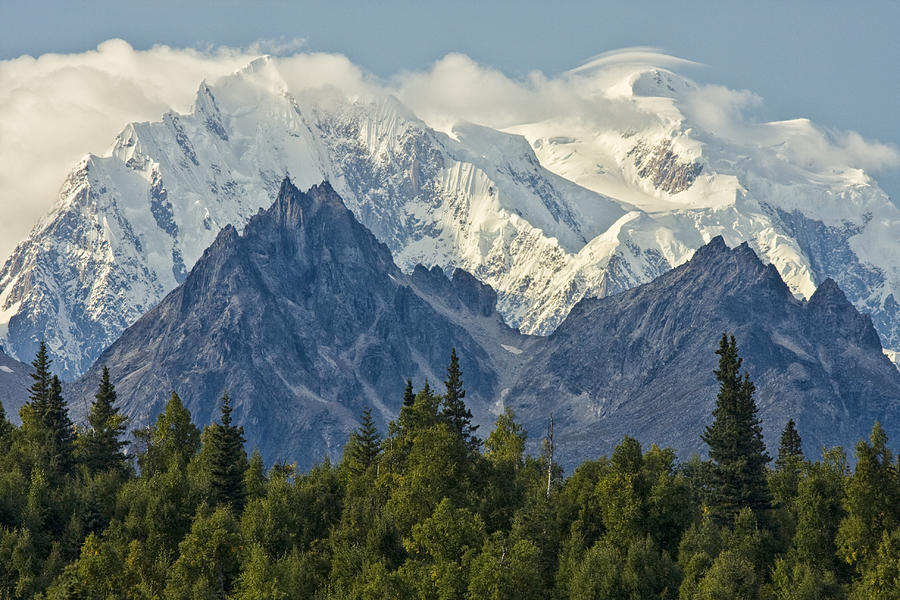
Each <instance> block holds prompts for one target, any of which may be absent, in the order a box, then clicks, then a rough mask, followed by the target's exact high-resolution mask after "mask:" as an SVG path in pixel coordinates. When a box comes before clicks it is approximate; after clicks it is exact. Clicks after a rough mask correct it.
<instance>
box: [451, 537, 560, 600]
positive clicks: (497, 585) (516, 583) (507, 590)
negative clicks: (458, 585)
mask: <svg viewBox="0 0 900 600" xmlns="http://www.w3.org/2000/svg"><path fill="white" fill-rule="evenodd" d="M541 586H542V582H541V574H540V553H539V551H538V548H537V546H535V545H534V543H533V542H531V541H529V540H511V539H509V538H508V537H507V536H506V535H504V534H503V533H501V532H499V531H498V532H496V533H494V534H493V535H491V536H490V537H489V538H487V539H486V540H485V541H484V545H482V547H481V553H480V554H479V555H478V556H477V557H475V558H474V559H473V560H472V564H471V568H470V575H469V588H468V596H467V597H468V598H469V599H470V600H481V599H486V600H538V599H540V598H542V597H543V594H542V593H541Z"/></svg>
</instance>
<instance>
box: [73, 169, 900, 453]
mask: <svg viewBox="0 0 900 600" xmlns="http://www.w3.org/2000/svg"><path fill="white" fill-rule="evenodd" d="M495 304H496V294H495V293H494V291H493V290H492V289H491V288H490V287H488V286H486V285H483V284H481V283H480V282H478V281H477V280H476V279H475V278H474V277H472V276H471V275H469V274H468V273H465V272H463V271H459V270H457V271H456V272H455V273H454V274H453V276H452V278H450V279H448V278H447V277H446V276H445V274H444V273H443V272H442V271H441V270H440V269H439V268H433V269H430V270H429V269H426V268H424V267H419V268H416V269H415V270H414V271H413V273H412V274H410V275H404V274H403V273H402V272H401V271H400V270H399V269H398V268H397V267H396V266H395V265H394V263H393V261H392V259H391V255H390V253H389V252H388V250H387V248H386V247H385V246H384V245H383V244H381V243H379V242H378V241H377V240H376V239H375V237H374V236H373V235H372V234H371V233H370V232H369V231H368V230H366V229H365V228H364V227H363V226H362V225H360V224H359V223H358V222H357V221H356V220H355V219H354V218H353V216H352V214H351V213H350V212H349V211H348V210H347V209H346V208H345V207H344V206H343V204H342V202H341V200H340V198H339V197H338V196H337V195H336V194H335V193H334V191H333V190H332V189H331V188H330V186H328V185H327V184H323V185H322V186H318V187H314V188H313V189H311V190H310V191H309V192H308V193H307V194H304V193H302V192H299V191H298V190H296V188H294V187H293V186H292V185H291V184H290V183H289V182H285V183H284V184H283V185H282V187H281V191H280V193H279V196H278V199H277V200H276V202H275V204H274V205H273V206H272V207H271V208H270V209H269V210H267V211H260V213H259V214H258V215H257V216H256V217H254V218H253V219H252V220H251V221H250V223H249V224H248V225H247V226H246V228H245V230H244V232H243V234H240V235H239V234H238V233H237V231H236V230H235V229H234V228H232V227H227V228H225V229H224V230H223V231H222V232H221V234H220V235H219V236H218V238H217V239H216V241H215V243H214V244H213V245H212V246H211V247H210V248H209V249H208V250H207V251H206V252H205V254H204V256H203V257H202V258H201V259H200V260H199V261H198V263H197V264H196V266H195V267H194V269H193V270H192V271H191V273H190V274H189V275H188V277H187V279H186V280H185V282H184V284H183V285H182V286H181V287H179V288H177V289H176V290H175V291H173V292H172V293H171V294H169V296H167V297H166V298H165V299H164V300H163V301H162V302H161V303H160V304H159V305H158V306H157V307H155V308H154V309H152V310H151V311H150V312H148V313H147V314H146V315H144V317H142V318H141V319H140V320H139V321H138V322H137V323H135V324H134V325H133V326H132V327H130V328H129V329H128V330H126V331H125V333H123V335H122V336H121V337H120V338H119V340H118V341H116V342H115V343H114V344H113V345H112V346H111V347H110V348H109V349H107V350H106V351H105V352H104V353H103V354H102V355H101V357H100V359H99V360H98V361H97V363H96V364H95V365H94V367H92V369H91V370H90V371H89V372H88V373H87V374H86V375H85V376H84V377H83V378H82V379H80V380H79V381H78V382H76V383H75V384H73V386H72V387H71V388H70V389H69V393H70V396H69V397H70V398H76V399H78V398H90V397H91V395H92V394H93V389H94V386H95V385H96V381H97V380H98V377H99V370H100V368H101V366H102V365H104V364H106V365H108V366H109V367H110V370H111V372H112V375H113V378H114V379H115V380H116V382H117V387H118V389H119V392H120V398H123V399H124V407H125V410H126V412H127V413H128V414H129V416H131V418H132V424H133V425H143V424H146V423H147V422H148V421H149V420H151V419H153V418H154V417H155V415H156V414H157V413H158V412H159V411H160V410H161V408H162V406H163V404H164V402H165V400H166V398H167V397H168V394H169V393H170V391H171V390H172V389H175V390H177V391H178V392H179V393H180V394H181V395H182V397H183V398H184V399H185V402H186V404H187V406H188V407H189V408H190V410H191V411H192V413H193V414H194V416H195V419H196V420H197V421H198V422H201V423H206V422H209V421H211V420H213V419H214V418H216V416H217V400H218V398H219V397H220V396H221V394H222V392H223V391H225V390H227V391H228V392H229V393H230V394H231V396H232V397H233V398H234V400H235V403H236V406H237V408H236V411H235V416H236V418H237V419H238V421H239V422H240V423H242V424H243V425H244V427H245V430H246V436H247V439H248V442H249V445H250V446H251V447H252V446H259V447H260V449H261V450H262V451H263V453H264V456H265V457H266V459H267V460H269V461H272V460H277V459H288V460H295V459H296V460H298V462H299V464H300V465H301V466H308V465H309V464H311V463H312V462H313V461H315V460H318V459H319V458H321V456H322V455H323V454H324V453H326V452H327V453H330V454H331V455H332V456H333V457H334V456H337V455H339V452H340V448H341V447H342V445H343V444H344V442H345V441H346V435H347V433H348V431H349V430H350V429H351V428H352V427H353V426H354V425H355V419H356V417H357V416H358V414H359V413H360V411H361V410H362V409H363V408H364V407H365V406H367V405H371V406H374V407H376V412H377V413H378V414H379V416H380V420H381V422H382V424H384V422H385V421H386V420H387V419H389V418H392V417H393V416H394V415H395V414H396V412H397V411H398V410H399V406H400V402H401V396H402V389H403V385H404V381H405V378H406V377H412V378H414V380H415V381H416V384H417V385H421V384H422V382H423V381H424V379H425V378H426V377H427V378H428V379H429V380H430V381H431V382H432V383H433V384H434V387H436V388H437V389H438V390H440V389H441V387H442V386H441V381H442V380H443V378H444V375H445V371H444V369H445V367H446V363H447V359H448V356H449V353H450V349H451V348H452V347H455V348H457V351H458V352H459V354H460V357H461V361H462V369H463V373H464V381H465V385H466V388H467V391H468V394H467V397H466V400H467V401H468V403H469V404H470V406H471V408H472V410H473V412H474V413H475V415H476V418H477V420H478V421H479V422H480V423H481V425H482V429H481V432H482V433H485V434H486V433H487V432H488V431H489V430H490V426H491V421H492V420H493V418H492V415H491V413H492V412H494V411H496V410H497V409H498V407H500V406H502V404H503V403H506V404H508V405H510V406H512V407H513V408H514V409H515V410H516V412H517V414H518V415H519V417H520V420H522V421H523V422H524V423H525V425H526V428H527V429H528V431H530V432H531V443H532V445H533V447H535V446H536V445H537V443H538V441H539V438H540V437H541V435H542V434H543V432H544V431H545V428H546V419H547V417H548V416H549V414H550V413H553V415H554V420H555V426H556V435H557V440H558V441H559V448H560V459H561V460H562V462H563V464H565V465H568V466H571V465H574V464H577V463H578V462H580V461H582V460H584V459H586V458H593V457H596V456H597V455H598V454H601V453H605V452H609V451H610V450H611V448H612V447H613V446H614V445H615V444H616V443H617V442H618V441H620V440H621V438H622V436H623V435H626V434H627V435H632V436H635V437H638V438H639V439H640V440H641V441H642V442H644V443H650V442H655V443H658V444H660V445H670V446H672V447H674V448H675V449H676V450H677V451H678V452H679V455H680V456H682V457H686V456H687V454H688V453H690V452H692V451H701V452H702V451H703V449H704V447H703V444H702V442H701V441H700V439H699V435H700V433H701V432H702V430H703V427H704V426H705V424H706V423H708V422H709V420H710V418H711V416H710V415H711V411H712V407H713V405H714V402H715V394H716V384H715V381H714V378H713V375H712V371H713V369H714V368H715V366H716V359H717V357H716V356H715V354H714V351H715V348H716V347H717V344H718V340H719V337H720V336H721V333H722V332H723V331H728V332H733V333H734V334H735V336H736V337H737V340H738V345H739V348H740V351H741V355H742V356H743V357H744V359H745V363H744V364H745V366H746V367H747V368H748V369H749V371H750V374H751V376H752V377H753V379H754V381H755V382H756V383H757V385H758V387H759V390H758V392H757V400H758V403H759V405H760V415H761V417H762V418H763V421H764V427H765V433H766V439H767V441H768V442H769V444H770V446H772V447H773V450H774V446H775V445H777V437H778V434H779V433H780V430H781V428H782V427H783V425H784V423H785V422H786V421H787V419H788V418H790V417H793V418H794V419H795V421H797V423H798V428H799V430H800V433H801V435H802V436H803V439H804V444H805V448H806V451H807V452H808V453H810V455H817V453H818V449H819V447H821V446H823V445H824V446H831V445H835V444H842V445H844V446H845V447H847V448H848V449H849V448H851V447H852V445H853V444H854V443H855V442H856V440H857V439H858V438H859V437H862V436H865V435H867V434H868V432H869V430H870V429H871V426H872V423H873V421H874V420H875V419H879V420H881V422H882V423H883V424H884V425H885V427H886V429H887V430H888V434H889V435H890V436H891V440H892V442H893V443H894V444H895V445H897V443H898V442H900V419H898V418H897V417H898V416H900V409H898V399H900V371H898V370H897V369H896V368H895V366H894V365H893V364H892V363H891V362H890V361H889V360H888V359H887V357H885V356H884V354H883V353H882V350H881V344H880V342H879V339H878V336H877V334H876V333H875V330H874V329H873V327H872V323H871V321H870V320H869V318H868V317H866V316H863V315H860V314H859V313H858V312H857V311H856V309H855V308H854V307H853V306H852V305H851V304H850V303H849V302H848V301H847V299H846V298H845V297H844V295H843V293H841V291H840V289H839V288H838V287H837V285H836V284H834V282H832V281H830V280H829V281H826V282H824V283H823V284H822V285H821V286H820V288H819V290H818V291H817V292H816V294H815V295H814V296H813V297H812V298H810V300H809V301H808V302H805V301H802V300H797V299H796V298H794V297H793V296H792V295H791V293H790V292H789V290H788V288H787V286H786V285H785V284H784V283H783V281H782V280H781V278H780V276H779V274H778V272H777V270H776V269H775V268H774V267H772V266H768V267H767V266H764V265H763V264H762V263H761V262H760V260H759V259H758V257H757V256H756V255H755V254H754V252H753V251H752V250H751V249H750V248H749V247H748V246H747V245H746V244H744V245H741V246H739V247H737V248H734V249H730V248H728V247H727V246H726V245H725V244H724V242H723V241H722V239H721V238H716V239H714V240H712V241H711V242H710V243H709V244H708V245H706V246H704V247H703V248H701V249H699V250H698V251H697V252H696V254H695V256H694V258H693V259H692V260H691V261H689V262H688V263H686V264H684V265H682V266H681V267H679V268H677V269H675V270H673V271H670V272H668V273H666V274H664V275H662V276H661V277H659V278H658V279H656V280H655V281H653V282H651V283H649V284H646V285H644V286H641V287H638V288H635V289H632V290H628V291H625V292H622V293H620V294H617V295H615V296H610V297H606V298H603V299H599V300H596V299H594V300H583V301H582V302H580V303H579V304H578V305H577V306H576V307H575V309H574V310H573V311H572V313H571V314H570V315H569V317H568V318H567V319H566V320H565V321H564V323H563V324H562V325H561V326H560V327H559V329H558V330H557V331H556V332H555V333H554V334H553V335H551V336H550V337H548V338H538V337H533V336H525V335H521V334H519V333H518V332H516V331H514V330H511V329H510V328H508V327H506V326H505V325H504V324H503V321H502V319H501V318H500V317H499V315H498V314H497V313H496V311H495ZM82 403H83V402H82ZM73 405H74V406H76V407H77V406H78V405H79V401H78V400H76V402H74V403H73Z"/></svg>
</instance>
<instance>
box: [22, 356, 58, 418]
mask: <svg viewBox="0 0 900 600" xmlns="http://www.w3.org/2000/svg"><path fill="white" fill-rule="evenodd" d="M51 362H53V361H51V360H50V358H49V357H48V356H47V344H46V343H45V342H43V341H41V345H40V348H39V349H38V352H37V355H36V356H35V357H34V360H33V361H31V366H32V367H34V372H32V373H31V378H32V379H33V380H34V382H33V383H32V384H31V387H30V388H28V399H29V404H31V405H33V406H34V407H35V408H39V409H40V410H39V412H43V407H44V405H45V404H46V403H47V398H49V396H50V379H51V377H52V373H50V363H51Z"/></svg>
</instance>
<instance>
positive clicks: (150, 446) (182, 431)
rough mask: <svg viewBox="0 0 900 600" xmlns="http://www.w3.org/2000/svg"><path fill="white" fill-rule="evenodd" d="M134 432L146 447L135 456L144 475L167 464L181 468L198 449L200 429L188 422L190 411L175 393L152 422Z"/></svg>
mask: <svg viewBox="0 0 900 600" xmlns="http://www.w3.org/2000/svg"><path fill="white" fill-rule="evenodd" d="M134 435H135V437H136V438H137V439H138V441H140V442H142V443H143V444H144V445H145V448H146V449H145V451H144V452H143V453H142V454H140V455H139V456H138V466H140V468H141V472H142V473H143V474H145V475H147V476H150V475H153V474H155V473H161V472H164V471H166V470H167V469H168V468H169V466H170V464H171V465H173V466H174V467H175V468H178V469H184V467H186V466H187V464H188V462H189V461H190V460H191V457H193V456H194V454H196V453H197V451H198V450H199V449H200V430H199V429H198V428H197V426H196V425H194V424H193V423H192V422H191V413H190V412H189V411H188V409H186V408H185V407H184V404H183V403H182V402H181V398H179V397H178V394H176V393H175V392H172V395H171V396H170V397H169V400H168V402H166V407H165V408H164V409H163V412H162V413H160V415H159V416H158V417H157V418H156V423H155V424H154V425H153V426H152V427H147V428H145V429H142V430H139V431H135V432H134Z"/></svg>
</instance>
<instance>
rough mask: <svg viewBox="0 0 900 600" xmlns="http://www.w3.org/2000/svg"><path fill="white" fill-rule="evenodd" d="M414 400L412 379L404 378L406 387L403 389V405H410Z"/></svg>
mask: <svg viewBox="0 0 900 600" xmlns="http://www.w3.org/2000/svg"><path fill="white" fill-rule="evenodd" d="M415 401H416V393H415V392H414V391H413V383H412V379H407V380H406V389H405V390H403V406H412V405H413V402H415Z"/></svg>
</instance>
